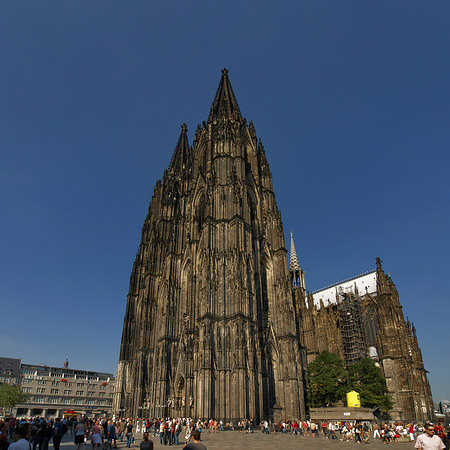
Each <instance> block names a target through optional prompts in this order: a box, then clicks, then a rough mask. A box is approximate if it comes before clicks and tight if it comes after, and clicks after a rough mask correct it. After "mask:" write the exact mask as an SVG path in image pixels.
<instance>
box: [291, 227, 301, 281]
mask: <svg viewBox="0 0 450 450" xmlns="http://www.w3.org/2000/svg"><path fill="white" fill-rule="evenodd" d="M289 269H290V271H291V272H298V271H299V270H300V264H299V263H298V257H297V252H296V251H295V245H294V233H293V232H292V231H291V257H290V260H289Z"/></svg>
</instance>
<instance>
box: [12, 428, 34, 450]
mask: <svg viewBox="0 0 450 450" xmlns="http://www.w3.org/2000/svg"><path fill="white" fill-rule="evenodd" d="M27 434H28V431H27V429H26V428H24V427H15V428H14V431H13V440H14V442H13V443H12V444H10V446H9V447H8V450H9V449H11V450H30V448H31V444H30V443H29V442H28V441H27V439H26V436H27Z"/></svg>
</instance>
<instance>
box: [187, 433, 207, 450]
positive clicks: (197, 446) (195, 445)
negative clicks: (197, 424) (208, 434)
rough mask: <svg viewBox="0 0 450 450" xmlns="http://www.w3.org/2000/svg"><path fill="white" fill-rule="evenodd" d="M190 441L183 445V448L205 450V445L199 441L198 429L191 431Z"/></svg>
mask: <svg viewBox="0 0 450 450" xmlns="http://www.w3.org/2000/svg"><path fill="white" fill-rule="evenodd" d="M192 441H193V442H189V444H186V445H185V446H184V447H183V450H207V449H206V445H204V444H202V443H201V442H200V432H199V431H198V430H193V431H192Z"/></svg>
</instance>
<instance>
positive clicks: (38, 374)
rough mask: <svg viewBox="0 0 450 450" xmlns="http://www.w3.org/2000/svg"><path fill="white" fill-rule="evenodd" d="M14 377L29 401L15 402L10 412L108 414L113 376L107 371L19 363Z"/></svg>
mask: <svg viewBox="0 0 450 450" xmlns="http://www.w3.org/2000/svg"><path fill="white" fill-rule="evenodd" d="M2 359H5V358H2ZM66 365H67V364H66ZM15 380H16V382H17V384H20V385H22V388H23V390H24V392H26V393H27V394H28V395H29V401H28V402H27V403H23V404H19V405H17V406H16V407H15V408H14V410H13V411H11V413H12V414H13V415H14V416H17V417H34V416H43V417H47V418H52V417H62V415H63V414H64V411H66V410H74V411H76V412H77V413H79V414H86V415H88V416H89V417H92V416H103V415H111V407H112V400H113V396H114V384H115V379H114V375H112V374H110V373H102V372H91V371H88V370H76V369H69V368H68V367H52V366H45V365H36V364H23V363H22V364H21V365H20V371H19V376H18V377H17V378H15Z"/></svg>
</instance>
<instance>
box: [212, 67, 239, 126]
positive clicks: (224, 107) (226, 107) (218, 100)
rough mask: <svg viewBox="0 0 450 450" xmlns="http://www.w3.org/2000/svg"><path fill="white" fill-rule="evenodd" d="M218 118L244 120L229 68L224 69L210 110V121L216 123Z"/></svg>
mask: <svg viewBox="0 0 450 450" xmlns="http://www.w3.org/2000/svg"><path fill="white" fill-rule="evenodd" d="M218 119H230V120H234V121H236V122H241V121H242V115H241V111H240V110H239V105H238V102H237V101H236V97H235V95H234V92H233V88H232V87H231V83H230V79H229V78H228V69H222V78H221V79H220V83H219V87H218V88H217V92H216V97H215V98H214V101H213V104H212V106H211V110H210V112H209V117H208V123H211V122H212V123H214V122H216V121H217V120H218Z"/></svg>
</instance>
